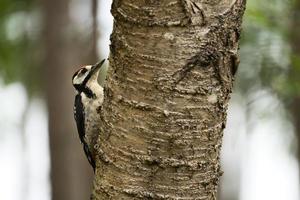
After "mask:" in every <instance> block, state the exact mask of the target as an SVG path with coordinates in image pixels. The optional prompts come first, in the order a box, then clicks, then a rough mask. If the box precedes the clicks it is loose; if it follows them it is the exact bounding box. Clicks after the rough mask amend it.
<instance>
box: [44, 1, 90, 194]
mask: <svg viewBox="0 0 300 200" xmlns="http://www.w3.org/2000/svg"><path fill="white" fill-rule="evenodd" d="M69 4H70V1H69V0H54V1H47V0H45V1H43V11H42V13H43V14H44V23H43V24H44V31H43V41H44V50H45V52H44V53H45V59H44V64H43V67H44V72H45V74H44V80H45V81H44V82H45V83H46V85H45V92H46V100H47V105H48V111H49V133H50V152H51V186H52V199H54V200H83V199H88V197H89V194H90V192H91V176H92V170H91V168H90V166H89V165H88V162H87V161H86V158H85V156H84V153H83V150H82V146H81V145H80V143H79V139H78V136H77V131H76V129H75V124H74V121H73V103H74V90H73V87H72V84H71V77H72V74H73V72H74V70H75V69H74V68H73V67H75V66H79V65H81V64H82V63H85V61H83V60H84V59H86V58H85V57H84V56H85V55H84V53H85V52H82V49H84V48H83V47H82V46H81V45H80V40H78V39H76V35H74V32H73V31H71V30H74V27H72V24H71V23H70V19H69ZM90 52H91V51H89V53H90ZM93 62H94V61H93Z"/></svg>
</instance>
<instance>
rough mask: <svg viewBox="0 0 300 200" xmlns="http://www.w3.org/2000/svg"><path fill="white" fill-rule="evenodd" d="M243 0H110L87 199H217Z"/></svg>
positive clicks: (243, 6) (236, 64) (236, 62)
mask: <svg viewBox="0 0 300 200" xmlns="http://www.w3.org/2000/svg"><path fill="white" fill-rule="evenodd" d="M244 8H245V0H210V1H208V0H173V1H171V0H164V1H154V0H147V1H141V0H138V1H130V0H122V1H121V0H114V1H113V4H112V14H113V16H114V19H115V23H114V29H113V33H112V35H111V42H112V43H111V55H110V58H109V61H110V69H109V72H108V78H107V83H106V86H105V101H104V104H103V107H102V110H101V113H100V115H101V124H99V126H100V127H101V133H100V135H99V139H98V144H97V150H98V151H97V152H98V157H97V169H96V177H95V181H94V190H93V195H92V199H146V198H149V199H216V190H217V185H218V181H219V176H220V175H221V170H220V164H219V154H220V148H221V140H222V135H223V129H224V128H225V124H226V110H227V104H228V101H229V98H230V93H231V91H232V85H233V79H234V74H235V72H236V69H237V66H238V57H237V51H238V40H239V36H240V30H241V22H242V15H243V12H244Z"/></svg>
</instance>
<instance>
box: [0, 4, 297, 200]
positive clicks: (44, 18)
mask: <svg viewBox="0 0 300 200" xmlns="http://www.w3.org/2000/svg"><path fill="white" fill-rule="evenodd" d="M110 5H111V0H105V1H104V0H98V1H97V0H51V1H50V0H40V1H35V0H1V1H0V99H1V100H0V127H1V131H0V200H50V199H53V200H68V199H72V200H82V199H88V197H89V194H90V191H91V185H92V180H91V177H92V170H91V168H90V166H89V165H88V162H87V161H86V158H85V157H84V155H83V151H82V149H81V145H80V144H79V140H78V136H77V132H76V129H75V124H74V122H73V113H72V108H73V95H74V93H75V92H74V90H73V88H72V86H71V76H72V74H73V72H74V70H76V68H78V67H79V66H81V65H83V64H93V63H95V62H97V61H98V60H100V59H102V58H106V57H107V56H108V53H109V34H110V33H111V30H112V22H113V19H112V17H111V14H110ZM240 55H241V64H240V66H239V71H238V73H237V77H236V82H235V89H234V93H233V95H232V99H231V102H230V106H229V113H228V122H227V128H226V130H225V137H224V144H223V151H222V157H221V159H222V167H223V171H225V173H224V175H223V177H222V180H221V186H220V191H219V199H220V200H269V199H272V200H299V167H298V166H299V160H300V150H299V149H300V148H298V146H299V143H300V0H268V1H261V0H248V2H247V10H246V14H245V17H244V23H243V34H242V40H241V47H240ZM50 155H51V156H50ZM50 169H51V174H50Z"/></svg>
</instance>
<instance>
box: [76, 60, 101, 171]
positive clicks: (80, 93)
mask: <svg viewBox="0 0 300 200" xmlns="http://www.w3.org/2000/svg"><path fill="white" fill-rule="evenodd" d="M104 62H105V59H104V60H102V61H101V62H99V63H97V64H95V65H87V66H83V67H81V68H80V69H79V70H77V71H76V72H75V73H74V75H73V77H72V84H73V86H74V88H75V90H76V91H77V94H76V96H75V103H74V118H75V121H76V125H77V130H78V134H79V139H80V142H81V143H82V145H83V150H84V152H85V155H86V156H87V159H88V161H89V163H90V164H91V166H92V167H93V170H94V171H95V167H96V164H95V159H94V145H95V144H96V140H97V135H98V134H99V129H98V127H99V119H100V116H99V114H98V111H99V109H101V106H102V103H103V87H101V86H100V85H99V83H98V75H99V69H100V68H101V66H102V65H103V63H104Z"/></svg>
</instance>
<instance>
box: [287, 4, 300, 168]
mask: <svg viewBox="0 0 300 200" xmlns="http://www.w3.org/2000/svg"><path fill="white" fill-rule="evenodd" d="M291 9H292V13H293V15H292V16H293V17H292V23H291V27H290V35H291V37H290V44H291V47H292V52H291V56H292V57H291V60H292V66H291V69H290V77H289V80H290V81H291V82H292V87H295V85H296V87H295V94H293V95H294V96H293V98H291V103H290V105H289V110H290V112H291V114H292V117H293V123H294V127H295V134H296V135H297V137H298V152H297V156H298V163H299V166H300V93H299V90H297V89H299V86H298V87H297V84H299V81H300V78H299V76H300V74H299V73H300V70H299V69H300V0H296V1H295V2H294V5H293V6H292V7H291Z"/></svg>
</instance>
